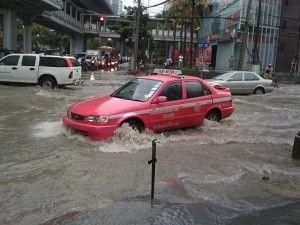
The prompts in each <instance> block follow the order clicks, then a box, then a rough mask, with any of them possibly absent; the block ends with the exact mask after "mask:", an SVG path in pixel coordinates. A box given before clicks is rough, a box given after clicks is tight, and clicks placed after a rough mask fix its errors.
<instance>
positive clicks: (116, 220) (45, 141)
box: [0, 73, 300, 225]
mask: <svg viewBox="0 0 300 225" xmlns="http://www.w3.org/2000/svg"><path fill="white" fill-rule="evenodd" d="M89 76H90V74H85V75H84V77H85V78H86V79H87V80H86V82H85V83H84V84H83V85H82V86H78V87H69V88H66V89H59V90H54V91H51V90H50V91H48V90H43V89H41V88H39V87H38V86H22V85H21V86H15V85H4V84H0V155H1V157H0V163H1V164H0V190H1V192H0V224H22V225H24V224H25V225H26V224H28V225H29V224H42V223H44V224H89V225H90V224H141V225H142V224H172V225H174V224H175V225H176V224H187V225H192V224H297V223H298V222H299V221H300V188H299V187H300V161H297V160H293V159H291V152H292V145H293V140H294V136H295V135H296V133H297V132H299V131H300V120H299V118H300V88H299V86H296V85H284V86H282V87H281V88H280V89H278V90H277V89H276V90H274V92H272V93H270V94H266V95H264V96H234V100H233V103H234V106H235V112H234V114H233V116H232V117H230V118H228V119H225V120H223V121H221V123H214V122H210V121H205V123H204V124H203V125H202V126H199V127H197V128H193V129H184V130H177V131H172V132H168V133H161V134H153V133H150V132H146V133H143V134H140V135H136V134H135V133H134V132H132V131H131V130H128V129H127V128H122V129H120V130H119V131H118V134H117V135H116V137H114V138H113V139H111V140H109V141H105V142H93V141H90V140H89V139H86V138H84V137H82V136H80V135H74V134H72V133H71V132H70V131H68V130H67V129H66V128H65V127H64V126H63V124H62V120H61V119H62V115H63V114H64V113H65V112H66V110H67V108H68V106H69V105H71V104H72V103H74V102H76V101H80V100H82V99H86V98H89V97H92V96H103V95H106V94H109V93H111V92H112V91H113V90H115V89H116V88H118V87H119V86H120V85H122V84H123V83H125V82H126V81H127V80H129V79H131V78H132V76H126V75H115V73H105V74H102V75H100V74H99V73H96V74H95V76H96V79H95V81H89V80H88V78H89ZM154 138H156V139H158V140H159V141H160V143H159V144H158V146H157V159H158V161H157V167H156V170H157V176H156V181H157V182H156V190H155V198H156V200H155V203H154V205H153V207H151V206H150V182H151V167H150V166H149V165H148V164H147V162H148V160H149V159H150V158H151V141H152V140H153V139H154ZM263 178H264V179H263Z"/></svg>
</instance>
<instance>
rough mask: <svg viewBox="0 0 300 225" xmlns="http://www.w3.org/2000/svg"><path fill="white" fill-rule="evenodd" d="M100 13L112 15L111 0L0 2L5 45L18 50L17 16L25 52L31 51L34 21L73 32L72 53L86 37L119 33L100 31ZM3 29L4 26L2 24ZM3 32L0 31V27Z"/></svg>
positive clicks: (114, 35) (115, 35) (79, 47)
mask: <svg viewBox="0 0 300 225" xmlns="http://www.w3.org/2000/svg"><path fill="white" fill-rule="evenodd" d="M99 14H103V15H112V14H113V11H112V8H111V5H110V3H109V0H97V1H95V0H34V1H32V0H26V1H24V0H10V1H5V3H4V2H3V1H1V2H0V25H1V22H2V33H3V48H7V49H9V50H16V47H17V17H19V18H20V19H22V21H23V37H24V38H23V39H24V40H23V47H24V52H26V53H30V52H32V23H33V22H35V23H38V24H42V25H44V26H46V27H48V28H50V29H53V30H56V31H64V32H67V33H69V34H70V36H71V37H72V38H71V41H70V52H71V54H74V53H75V52H82V51H83V42H84V37H85V36H90V35H100V36H102V37H116V38H119V37H120V36H119V35H118V34H116V33H113V32H110V31H109V30H107V29H105V30H103V31H100V29H99V27H100V26H99V24H98V16H97V15H99ZM0 29H1V26H0ZM0 31H1V30H0Z"/></svg>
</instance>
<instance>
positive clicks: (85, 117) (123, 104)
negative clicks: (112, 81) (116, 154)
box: [63, 75, 233, 140]
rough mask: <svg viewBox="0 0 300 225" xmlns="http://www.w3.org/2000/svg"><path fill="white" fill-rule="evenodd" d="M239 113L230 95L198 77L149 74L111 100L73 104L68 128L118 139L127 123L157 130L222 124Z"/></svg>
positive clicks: (98, 137)
mask: <svg viewBox="0 0 300 225" xmlns="http://www.w3.org/2000/svg"><path fill="white" fill-rule="evenodd" d="M232 113H233V106H232V97H231V94H230V92H229V91H226V90H218V89H215V88H214V87H212V86H211V85H210V84H208V83H207V82H206V81H204V80H202V79H200V78H197V77H192V76H184V77H183V76H177V75H149V76H144V77H139V78H135V79H133V80H131V81H129V82H128V83H126V84H124V85H123V86H122V87H120V88H119V89H118V90H116V91H115V92H113V93H112V94H111V95H109V96H105V97H99V98H92V99H89V100H85V101H82V102H79V103H76V104H73V105H71V106H70V107H69V108H68V110H67V113H66V115H64V116H63V122H64V124H65V125H66V126H67V127H69V128H71V129H73V130H75V131H78V132H79V133H81V134H85V135H87V136H89V137H90V138H91V139H94V140H104V139H107V138H109V137H112V136H113V135H114V133H115V131H116V129H117V128H118V127H120V126H122V124H124V123H126V124H128V125H129V126H130V127H132V128H133V129H135V130H138V131H140V132H141V131H143V130H144V129H149V130H152V131H154V132H159V131H164V130H171V129H178V128H184V127H192V126H196V125H199V124H201V123H202V121H203V120H204V118H207V119H210V120H215V121H220V120H221V119H224V118H226V117H229V116H230V115H231V114H232Z"/></svg>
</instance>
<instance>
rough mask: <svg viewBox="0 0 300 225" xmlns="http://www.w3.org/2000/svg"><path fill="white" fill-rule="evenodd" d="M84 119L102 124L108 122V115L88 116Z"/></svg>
mask: <svg viewBox="0 0 300 225" xmlns="http://www.w3.org/2000/svg"><path fill="white" fill-rule="evenodd" d="M85 120H86V121H89V122H92V123H100V124H104V123H107V122H108V120H109V116H88V117H86V118H85Z"/></svg>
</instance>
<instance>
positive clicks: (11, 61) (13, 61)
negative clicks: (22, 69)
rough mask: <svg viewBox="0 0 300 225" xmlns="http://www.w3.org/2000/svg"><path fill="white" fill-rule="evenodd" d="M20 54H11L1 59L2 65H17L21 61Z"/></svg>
mask: <svg viewBox="0 0 300 225" xmlns="http://www.w3.org/2000/svg"><path fill="white" fill-rule="evenodd" d="M19 58H20V56H19V55H10V56H7V57H6V58H4V59H2V60H1V61H0V65H1V66H17V65H18V62H19Z"/></svg>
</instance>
